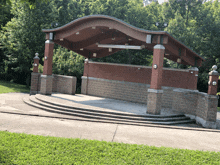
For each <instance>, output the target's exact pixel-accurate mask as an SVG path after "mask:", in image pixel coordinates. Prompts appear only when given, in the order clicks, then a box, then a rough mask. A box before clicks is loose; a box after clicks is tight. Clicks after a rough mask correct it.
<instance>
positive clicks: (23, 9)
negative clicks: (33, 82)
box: [0, 0, 220, 92]
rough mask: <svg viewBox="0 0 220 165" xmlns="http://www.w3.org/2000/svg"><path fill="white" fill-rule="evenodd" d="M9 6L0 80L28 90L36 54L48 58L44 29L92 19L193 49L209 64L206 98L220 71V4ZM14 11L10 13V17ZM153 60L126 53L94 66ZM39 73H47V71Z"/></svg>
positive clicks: (15, 2)
mask: <svg viewBox="0 0 220 165" xmlns="http://www.w3.org/2000/svg"><path fill="white" fill-rule="evenodd" d="M27 1H30V3H28V2H27ZM10 2H11V5H8V6H7V8H4V10H1V13H0V16H1V17H0V21H2V22H3V24H1V25H2V26H1V28H2V31H1V33H0V43H1V45H0V64H1V65H0V79H5V80H13V81H14V82H18V83H22V84H27V86H28V85H29V84H30V73H31V70H30V68H32V63H33V57H34V54H35V53H36V52H38V53H39V54H40V58H41V59H42V57H43V55H44V41H45V34H44V33H42V29H47V28H54V27H57V26H63V25H65V24H66V23H68V22H70V21H72V20H74V19H77V18H79V17H82V16H85V15H91V14H104V15H109V16H113V17H116V18H119V19H121V20H123V21H125V22H127V23H129V24H131V25H134V26H136V27H139V28H144V29H147V30H166V31H168V32H169V33H170V34H171V35H173V36H174V37H175V38H177V39H178V40H180V41H182V42H183V43H184V44H185V45H187V46H189V47H191V48H192V49H193V50H194V51H196V52H198V53H199V54H200V55H201V56H202V57H204V58H205V59H206V61H205V62H203V66H202V67H199V80H198V83H199V85H198V89H199V90H200V91H206V92H207V83H206V81H208V77H207V73H208V72H209V70H210V68H211V67H212V65H214V64H215V65H217V66H218V68H220V60H219V59H220V54H219V52H220V47H219V45H220V31H219V27H220V2H218V1H217V0H216V1H214V2H213V3H211V2H206V3H204V4H202V3H201V1H198V0H183V1H177V0H169V2H166V3H163V4H162V5H160V4H158V3H155V2H152V3H151V4H150V5H148V6H146V7H143V4H142V0H88V1H85V0H63V1H61V0H51V1H50V3H42V2H44V1H36V3H33V4H34V5H35V7H34V8H31V9H30V4H31V3H32V0H23V1H21V0H20V1H19V0H11V1H10ZM33 2H34V1H33ZM10 9H11V12H9V11H10ZM12 16H13V18H12V19H11V17H12ZM6 22H7V23H6ZM155 22H161V23H162V22H168V25H169V26H168V27H167V28H165V29H163V28H162V29H161V28H158V27H156V26H155ZM56 23H58V24H57V25H56ZM52 25H53V26H52ZM54 25H56V26H54ZM55 49H57V50H56V51H58V50H60V51H64V54H68V52H66V50H65V49H60V48H58V46H57V45H55ZM60 54H62V53H61V52H60ZM152 54H153V53H152V52H151V51H148V50H140V51H135V50H124V51H120V52H117V53H115V54H114V55H111V56H108V57H104V58H100V59H93V60H94V61H104V62H113V63H125V64H136V65H151V64H152ZM68 55H69V54H68ZM58 61H59V60H58ZM64 61H65V62H67V63H66V64H65V65H64V63H63V62H61V61H59V62H60V63H61V64H60V65H61V66H62V67H59V65H58V62H57V61H55V63H56V64H55V65H54V67H55V69H54V71H55V72H56V73H57V74H67V75H68V74H69V73H68V72H67V70H68V69H65V68H67V67H66V65H69V62H68V60H64ZM73 61H75V59H74V60H73ZM73 63H76V62H73ZM40 64H41V65H40V66H42V65H43V61H42V60H40ZM70 65H71V66H72V64H70ZM64 66H65V67H64ZM164 66H165V67H179V68H188V67H189V66H183V65H180V66H178V65H177V64H176V63H175V62H172V61H170V60H167V59H165V61H164ZM39 69H41V70H42V67H39ZM76 70H77V69H76ZM219 71H220V69H219ZM71 74H72V75H77V78H78V80H80V77H81V76H82V68H81V70H80V69H78V70H77V71H76V72H75V71H71ZM79 74H81V75H80V76H79ZM78 84H79V82H78Z"/></svg>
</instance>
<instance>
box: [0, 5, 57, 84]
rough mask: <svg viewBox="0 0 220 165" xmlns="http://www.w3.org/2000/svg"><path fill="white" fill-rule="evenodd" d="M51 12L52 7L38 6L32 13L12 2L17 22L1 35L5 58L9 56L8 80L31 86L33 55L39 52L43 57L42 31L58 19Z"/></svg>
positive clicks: (8, 24) (6, 27)
mask: <svg viewBox="0 0 220 165" xmlns="http://www.w3.org/2000/svg"><path fill="white" fill-rule="evenodd" d="M48 5H49V4H48ZM52 9H53V6H50V5H49V6H47V5H45V4H36V8H35V9H30V8H29V6H28V5H27V4H22V3H17V1H13V3H12V10H11V11H12V14H13V15H14V18H13V19H12V20H11V21H9V22H8V23H7V24H6V26H5V27H3V28H2V29H3V33H2V34H1V43H2V44H3V46H4V54H5V55H6V56H8V61H7V68H8V70H7V76H8V78H6V79H7V80H11V79H13V80H14V81H15V82H17V83H21V84H27V85H29V83H30V68H31V67H32V62H33V57H34V54H35V53H36V52H38V53H39V54H40V57H43V52H44V41H45V39H44V38H45V34H44V33H42V29H43V28H50V24H51V21H53V20H54V18H55V16H54V15H53V14H54V12H53V10H52ZM54 11H55V10H54Z"/></svg>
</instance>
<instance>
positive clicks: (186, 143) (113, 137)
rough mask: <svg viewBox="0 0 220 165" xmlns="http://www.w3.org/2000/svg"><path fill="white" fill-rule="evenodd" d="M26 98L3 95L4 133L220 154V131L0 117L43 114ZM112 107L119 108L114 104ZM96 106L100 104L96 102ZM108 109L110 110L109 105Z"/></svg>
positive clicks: (0, 105) (1, 124) (1, 121)
mask: <svg viewBox="0 0 220 165" xmlns="http://www.w3.org/2000/svg"><path fill="white" fill-rule="evenodd" d="M25 96H28V94H21V93H10V94H1V95H0V130H1V131H9V132H16V133H27V134H34V135H43V136H56V137H66V138H81V139H91V140H104V141H109V142H110V141H111V142H123V143H129V144H145V145H149V146H157V147H161V146H165V147H172V148H181V149H191V150H204V151H218V152H220V130H210V129H201V128H198V129H191V130H187V129H176V128H175V127H177V126H173V127H170V128H163V127H160V126H156V125H155V126H154V125H152V126H149V127H143V126H132V125H122V124H109V123H97V122H87V121H77V120H66V119H62V117H61V118H50V117H36V116H30V115H19V114H8V113H1V111H4V112H7V110H8V111H9V110H10V112H12V111H14V112H15V113H21V114H22V113H23V114H24V112H27V113H26V114H35V113H36V112H39V113H40V111H43V110H39V109H36V108H33V107H30V106H28V105H26V104H24V103H23V101H22V98H23V97H25ZM79 97H80V96H79ZM66 99H67V98H66ZM93 102H94V101H93ZM112 103H113V104H114V105H116V104H115V103H114V102H112ZM96 104H100V103H99V102H97V103H96ZM102 104H104V102H102ZM108 106H110V103H109V104H108ZM133 109H134V107H133ZM137 109H138V108H137ZM45 115H50V113H47V114H46V113H45ZM218 117H219V113H218ZM212 131H215V132H212Z"/></svg>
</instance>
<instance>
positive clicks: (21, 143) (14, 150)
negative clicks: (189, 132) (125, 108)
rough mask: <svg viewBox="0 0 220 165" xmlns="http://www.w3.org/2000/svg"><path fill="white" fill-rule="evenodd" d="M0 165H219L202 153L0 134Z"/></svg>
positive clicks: (216, 156)
mask: <svg viewBox="0 0 220 165" xmlns="http://www.w3.org/2000/svg"><path fill="white" fill-rule="evenodd" d="M0 139H1V140H0V164H1V165H5V164H10V165H11V164H16V165H23V164H24V165H27V164H31V165H34V164H40V165H44V164H46V165H48V164H65V165H66V164H88V165H91V164H97V165H99V164H110V165H116V164H117V165H118V164H140V165H142V164H175V165H176V164H180V165H182V164H190V165H191V164H196V165H198V164H202V165H204V164H212V165H214V164H216V165H217V164H220V152H208V151H206V152H204V151H193V150H185V149H172V148H165V147H160V148H159V147H150V146H146V145H136V144H124V143H115V142H105V141H97V140H84V139H68V138H57V137H49V136H47V137H44V136H35V135H27V134H18V133H9V132H4V131H0Z"/></svg>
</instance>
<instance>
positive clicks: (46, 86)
mask: <svg viewBox="0 0 220 165" xmlns="http://www.w3.org/2000/svg"><path fill="white" fill-rule="evenodd" d="M52 86H53V76H52V75H51V76H48V75H41V88H40V93H41V94H43V95H51V94H52Z"/></svg>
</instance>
